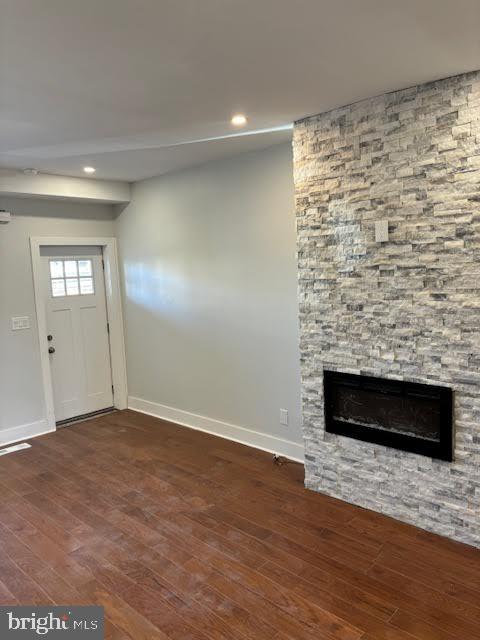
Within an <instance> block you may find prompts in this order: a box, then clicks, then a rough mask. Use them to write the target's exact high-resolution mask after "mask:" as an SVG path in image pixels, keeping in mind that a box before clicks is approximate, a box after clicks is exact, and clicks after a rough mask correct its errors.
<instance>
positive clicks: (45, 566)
mask: <svg viewBox="0 0 480 640" xmlns="http://www.w3.org/2000/svg"><path fill="white" fill-rule="evenodd" d="M32 445H33V446H32V448H31V449H29V450H25V451H20V452H18V453H14V454H10V455H8V456H4V457H2V458H0V603H2V604H40V603H48V604H51V603H56V604H89V603H90V604H91V603H97V604H100V605H102V606H103V607H105V614H106V619H107V626H106V637H107V638H109V639H111V640H126V639H132V640H147V639H148V640H156V639H158V640H167V639H171V640H212V639H213V640H227V639H228V640H255V639H259V640H319V639H320V640H322V639H325V640H359V639H360V638H361V639H362V640H412V639H415V638H416V639H417V640H418V639H422V640H423V639H425V640H466V639H468V640H475V639H480V551H479V550H477V549H473V548H471V547H467V546H465V545H461V544H458V543H454V542H451V541H449V540H447V539H445V538H441V537H439V536H435V535H433V534H430V533H427V532H425V531H422V530H420V529H416V528H415V527H411V526H408V525H406V524H402V523H400V522H397V521H395V520H392V519H390V518H387V517H384V516H381V515H379V514H376V513H373V512H371V511H366V510H364V509H360V508H358V507H354V506H352V505H348V504H346V503H343V502H340V501H338V500H334V499H332V498H329V497H326V496H323V495H320V494H316V493H312V492H309V491H307V490H305V489H304V488H303V485H302V481H303V467H302V466H301V465H299V464H294V463H288V464H285V465H282V466H277V465H275V464H273V462H272V456H271V455H270V454H267V453H263V452H260V451H257V450H255V449H250V448H248V447H244V446H242V445H239V444H236V443H232V442H229V441H227V440H222V439H220V438H216V437H214V436H209V435H207V434H204V433H199V432H195V431H192V430H189V429H186V428H183V427H178V426H175V425H173V424H170V423H166V422H162V421H160V420H157V419H155V418H150V417H148V416H145V415H142V414H139V413H135V412H133V411H122V412H116V413H112V414H109V415H106V416H103V417H99V418H95V419H92V420H89V421H86V422H82V423H80V424H78V425H76V426H73V427H66V428H64V429H61V430H59V431H57V432H56V433H54V434H50V435H47V436H43V437H40V438H37V439H35V440H33V441H32Z"/></svg>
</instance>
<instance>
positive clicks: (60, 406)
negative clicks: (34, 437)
mask: <svg viewBox="0 0 480 640" xmlns="http://www.w3.org/2000/svg"><path fill="white" fill-rule="evenodd" d="M42 259H43V261H44V275H45V286H44V292H45V296H46V312H47V335H48V350H49V354H50V355H49V358H50V367H51V371H52V383H53V396H54V404H55V420H56V421H57V422H61V421H62V420H68V419H69V418H73V417H77V416H81V415H84V414H87V413H92V412H94V411H100V410H101V409H107V408H109V407H111V406H112V405H113V389H112V371H111V364H110V345H109V337H108V325H107V307H106V300H105V282H104V276H103V266H102V257H101V256H100V255H88V254H85V255H71V256H58V255H54V256H45V255H44V257H43V258H42Z"/></svg>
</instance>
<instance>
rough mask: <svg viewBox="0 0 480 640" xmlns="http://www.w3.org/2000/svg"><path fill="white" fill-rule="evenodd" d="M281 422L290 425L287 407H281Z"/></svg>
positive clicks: (285, 425) (286, 425)
mask: <svg viewBox="0 0 480 640" xmlns="http://www.w3.org/2000/svg"><path fill="white" fill-rule="evenodd" d="M280 424H282V425H283V426H284V427H288V411H287V410H286V409H280Z"/></svg>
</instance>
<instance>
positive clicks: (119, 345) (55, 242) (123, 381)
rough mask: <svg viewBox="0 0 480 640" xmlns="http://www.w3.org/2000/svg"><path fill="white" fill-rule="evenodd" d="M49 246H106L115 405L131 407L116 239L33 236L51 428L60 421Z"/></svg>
mask: <svg viewBox="0 0 480 640" xmlns="http://www.w3.org/2000/svg"><path fill="white" fill-rule="evenodd" d="M45 246H66V247H68V246H76V247H78V246H85V247H101V248H102V253H103V262H104V278H105V298H106V303H107V318H108V323H109V328H110V332H109V342H110V359H111V366H112V383H113V406H114V407H115V408H116V409H126V408H127V398H128V390H127V366H126V357H125V338H124V332H123V314H122V301H121V293H120V276H119V270H118V257H117V241H116V239H115V238H98V237H97V238H88V237H82V238H78V237H48V236H47V237H39V236H35V237H31V238H30V253H31V256H32V271H33V288H34V293H35V313H36V317H37V330H38V340H39V345H40V362H41V369H42V381H43V395H44V399H45V408H46V419H47V424H48V429H49V431H55V430H56V421H55V408H54V402H53V384H52V372H51V368H50V359H49V357H48V341H47V312H46V305H45V298H44V294H45V292H44V286H43V273H42V269H43V263H42V256H41V254H40V249H41V247H45Z"/></svg>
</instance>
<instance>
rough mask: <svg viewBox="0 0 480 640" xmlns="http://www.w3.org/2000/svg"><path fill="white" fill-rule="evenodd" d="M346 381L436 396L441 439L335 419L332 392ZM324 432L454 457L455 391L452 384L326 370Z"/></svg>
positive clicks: (422, 452)
mask: <svg viewBox="0 0 480 640" xmlns="http://www.w3.org/2000/svg"><path fill="white" fill-rule="evenodd" d="M338 384H343V385H347V386H355V387H356V388H359V387H360V388H361V387H363V388H366V389H368V388H369V387H370V388H372V387H374V388H375V390H378V385H379V384H380V385H381V387H382V389H384V390H385V392H386V393H387V392H390V393H393V394H395V395H399V394H402V395H417V396H418V394H421V395H428V396H430V397H433V394H435V395H436V397H437V399H438V402H439V406H440V424H439V439H438V440H437V441H431V440H424V439H422V438H419V437H416V436H415V435H413V434H412V435H406V434H403V433H396V432H393V431H387V430H383V429H376V428H375V427H367V426H365V425H361V424H355V423H352V422H347V421H344V420H339V419H336V418H335V417H334V415H333V405H332V402H333V391H334V388H335V385H338ZM323 389H324V413H325V431H327V432H328V433H335V434H337V435H341V436H346V437H349V438H354V439H356V440H362V441H364V442H372V443H374V444H381V445H384V446H387V447H393V448H394V449H401V450H403V451H409V452H411V453H419V454H422V455H425V456H429V457H431V458H438V459H440V460H447V461H449V462H451V461H452V460H453V448H454V447H453V443H454V422H453V390H452V389H451V388H449V387H442V386H437V385H427V384H420V383H417V382H405V381H403V380H391V379H387V378H377V377H373V376H363V375H357V374H352V373H341V372H339V371H330V370H327V369H325V370H324V371H323Z"/></svg>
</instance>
